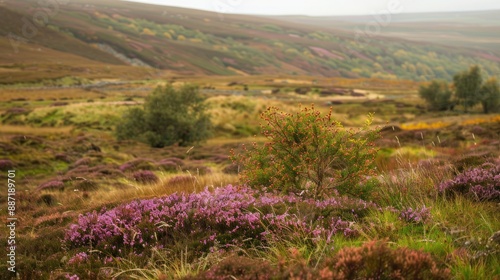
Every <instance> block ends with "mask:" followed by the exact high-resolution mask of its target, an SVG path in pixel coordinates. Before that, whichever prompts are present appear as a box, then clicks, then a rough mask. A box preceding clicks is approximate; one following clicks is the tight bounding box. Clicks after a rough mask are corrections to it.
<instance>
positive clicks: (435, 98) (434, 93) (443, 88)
mask: <svg viewBox="0 0 500 280" xmlns="http://www.w3.org/2000/svg"><path fill="white" fill-rule="evenodd" d="M418 93H419V95H420V97H421V98H422V99H424V100H425V101H426V102H427V103H428V104H429V106H430V108H431V109H432V110H439V111H443V110H449V109H452V108H453V102H452V101H451V96H452V92H451V90H450V88H449V86H448V83H446V82H444V81H437V80H434V81H432V82H431V83H430V84H429V85H428V86H420V89H419V90H418Z"/></svg>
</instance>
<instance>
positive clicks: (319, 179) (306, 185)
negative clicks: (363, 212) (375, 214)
mask: <svg viewBox="0 0 500 280" xmlns="http://www.w3.org/2000/svg"><path fill="white" fill-rule="evenodd" d="M331 113H332V112H331V109H330V112H329V113H328V114H326V115H321V114H320V112H319V111H317V110H315V108H314V106H311V107H310V108H307V107H306V108H304V109H302V110H301V111H300V112H298V113H295V114H288V113H284V112H280V111H278V109H277V108H273V107H271V108H268V109H267V111H265V112H264V113H263V114H262V116H261V118H262V119H263V120H264V121H265V123H264V124H262V125H261V127H262V128H261V131H262V133H263V134H264V136H265V137H266V138H267V139H268V141H267V142H266V143H265V144H264V145H263V146H259V145H257V144H254V145H253V146H252V147H250V148H245V149H244V152H243V153H242V154H239V155H234V153H233V159H235V160H236V161H237V162H239V163H241V164H242V165H243V166H244V169H243V171H242V173H241V175H242V179H243V181H244V182H245V183H246V184H248V185H250V186H253V187H264V188H266V187H268V188H270V189H272V190H280V191H282V192H284V193H289V192H292V193H296V194H299V193H300V194H302V195H305V196H308V197H313V198H322V197H325V196H328V195H329V194H332V193H334V190H336V191H338V192H339V193H340V194H342V195H344V194H347V195H350V196H354V197H362V198H366V197H369V195H370V192H371V188H372V187H373V184H374V182H371V183H369V184H367V182H366V181H367V178H369V176H370V175H372V174H373V170H374V168H373V163H374V158H375V155H376V151H377V150H376V148H375V146H374V140H375V139H377V137H378V131H377V130H374V129H371V128H370V127H369V126H370V124H371V119H372V118H371V116H369V117H368V120H367V121H366V123H365V126H364V127H363V128H361V129H358V130H355V129H346V128H344V127H343V126H342V125H341V124H340V123H339V122H337V121H335V120H333V119H332V115H331Z"/></svg>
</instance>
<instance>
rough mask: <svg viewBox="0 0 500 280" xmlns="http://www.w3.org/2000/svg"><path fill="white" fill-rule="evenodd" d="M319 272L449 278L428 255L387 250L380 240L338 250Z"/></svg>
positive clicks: (362, 276)
mask: <svg viewBox="0 0 500 280" xmlns="http://www.w3.org/2000/svg"><path fill="white" fill-rule="evenodd" d="M319 274H320V275H321V278H320V279H451V276H450V272H449V270H448V269H441V268H439V267H438V265H437V264H436V262H435V261H434V260H433V259H432V257H431V256H430V255H429V254H427V253H424V252H421V251H416V250H410V249H408V248H397V249H391V248H389V247H388V245H387V244H386V243H385V242H381V241H370V242H367V243H365V244H364V245H363V246H361V247H356V248H350V247H349V248H343V249H341V250H340V251H339V252H338V253H337V255H336V256H334V257H333V258H331V259H328V260H326V261H325V262H324V264H323V268H322V269H320V272H319Z"/></svg>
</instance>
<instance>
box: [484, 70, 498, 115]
mask: <svg viewBox="0 0 500 280" xmlns="http://www.w3.org/2000/svg"><path fill="white" fill-rule="evenodd" d="M480 96H481V104H482V105H483V111H484V113H485V114H488V113H491V112H496V111H498V109H499V108H500V88H499V86H498V81H497V79H496V78H490V79H488V80H487V81H486V82H485V83H484V84H483V86H482V87H481V90H480Z"/></svg>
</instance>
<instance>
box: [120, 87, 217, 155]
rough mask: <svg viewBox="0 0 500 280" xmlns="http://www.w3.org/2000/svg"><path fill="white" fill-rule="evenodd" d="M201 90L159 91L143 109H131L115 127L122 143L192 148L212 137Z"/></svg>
mask: <svg viewBox="0 0 500 280" xmlns="http://www.w3.org/2000/svg"><path fill="white" fill-rule="evenodd" d="M204 100H205V99H204V98H203V97H202V96H201V95H200V93H199V91H198V88H197V87H196V86H192V85H185V86H183V87H182V88H181V89H179V90H176V89H174V87H173V86H172V85H170V84H169V85H166V86H164V87H158V88H156V89H155V91H153V93H151V95H149V96H148V97H147V98H146V102H145V103H144V108H143V109H141V108H132V109H130V110H129V111H127V113H126V114H125V115H124V117H123V120H124V121H123V123H121V124H119V125H118V126H117V127H116V136H117V138H118V139H119V140H124V139H134V140H138V141H141V142H144V143H147V144H149V145H150V146H152V147H157V148H161V147H164V146H170V145H173V144H179V145H181V146H185V145H189V144H191V143H193V142H198V141H201V140H204V139H206V138H207V137H208V136H209V134H210V133H209V132H210V128H211V122H210V118H209V116H208V115H207V113H206V105H205V103H204Z"/></svg>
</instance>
